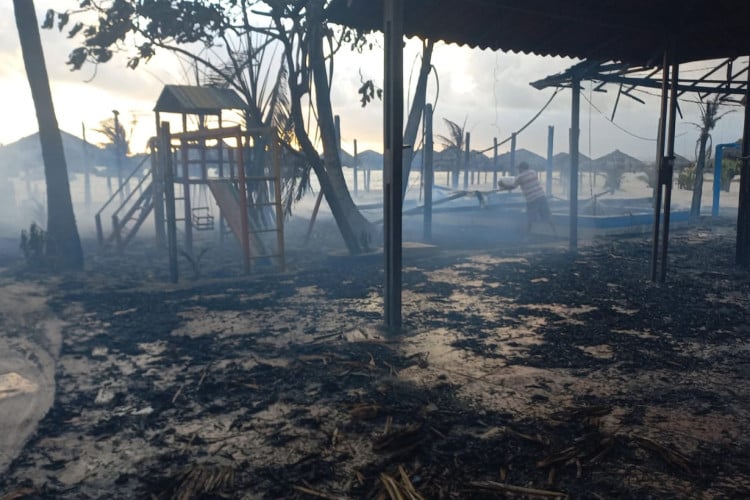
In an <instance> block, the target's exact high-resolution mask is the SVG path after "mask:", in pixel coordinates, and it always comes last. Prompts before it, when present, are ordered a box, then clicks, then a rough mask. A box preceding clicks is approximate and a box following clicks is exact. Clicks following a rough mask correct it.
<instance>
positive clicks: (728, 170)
mask: <svg viewBox="0 0 750 500" xmlns="http://www.w3.org/2000/svg"><path fill="white" fill-rule="evenodd" d="M741 167H742V164H741V162H740V161H739V160H729V159H724V160H722V162H721V190H722V191H726V192H727V193H728V192H729V188H730V187H731V185H732V179H734V178H735V176H737V175H739V174H740V169H741Z"/></svg>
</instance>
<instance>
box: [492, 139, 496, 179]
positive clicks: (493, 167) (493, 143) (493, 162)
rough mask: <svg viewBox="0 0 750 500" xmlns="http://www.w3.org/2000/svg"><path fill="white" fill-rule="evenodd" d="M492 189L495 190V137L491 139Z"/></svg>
mask: <svg viewBox="0 0 750 500" xmlns="http://www.w3.org/2000/svg"><path fill="white" fill-rule="evenodd" d="M492 189H497V137H493V138H492Z"/></svg>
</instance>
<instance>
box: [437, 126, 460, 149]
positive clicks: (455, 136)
mask: <svg viewBox="0 0 750 500" xmlns="http://www.w3.org/2000/svg"><path fill="white" fill-rule="evenodd" d="M443 121H444V122H445V124H446V125H447V126H448V135H447V136H445V135H438V139H440V141H441V143H442V144H443V146H445V147H446V148H449V149H453V148H455V149H457V150H458V151H461V150H462V149H463V147H464V137H465V136H466V119H464V123H463V125H459V124H458V123H456V122H454V121H451V120H449V119H447V118H443Z"/></svg>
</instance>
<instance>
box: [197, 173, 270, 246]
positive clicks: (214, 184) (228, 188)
mask: <svg viewBox="0 0 750 500" xmlns="http://www.w3.org/2000/svg"><path fill="white" fill-rule="evenodd" d="M208 187H209V189H211V194H213V196H214V199H215V200H216V204H217V205H218V206H219V208H220V209H221V215H222V216H223V217H224V219H225V220H226V221H227V224H228V225H229V228H230V229H231V230H232V233H234V236H235V237H236V238H237V241H239V242H240V244H242V241H241V240H240V235H241V234H242V210H241V208H240V200H239V193H237V189H236V188H235V187H234V185H233V184H232V182H231V181H226V180H209V181H208ZM262 248H263V245H262V244H261V242H260V241H258V240H257V236H256V235H255V234H253V233H252V232H250V255H251V256H252V255H255V256H257V255H262V254H263V251H262Z"/></svg>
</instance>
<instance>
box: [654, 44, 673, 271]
mask: <svg viewBox="0 0 750 500" xmlns="http://www.w3.org/2000/svg"><path fill="white" fill-rule="evenodd" d="M669 57H670V54H669V51H666V50H665V51H664V60H663V62H662V81H661V109H660V114H659V130H658V135H657V143H656V150H657V152H656V162H657V164H656V193H655V194H656V196H655V199H654V233H653V245H652V248H651V281H656V268H657V265H658V259H659V222H660V219H661V200H662V189H661V186H662V171H663V168H664V167H663V163H664V143H665V136H666V134H667V88H668V85H669Z"/></svg>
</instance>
